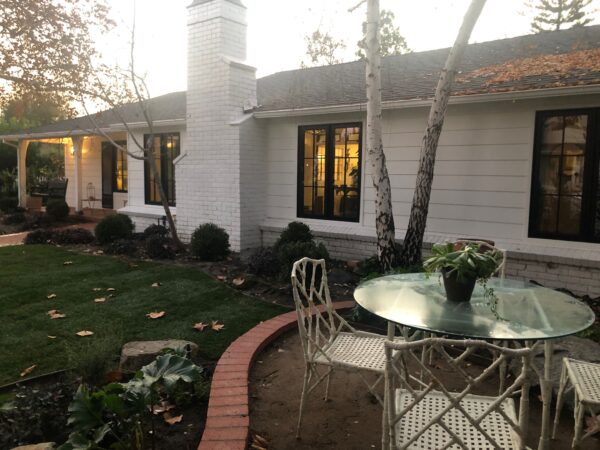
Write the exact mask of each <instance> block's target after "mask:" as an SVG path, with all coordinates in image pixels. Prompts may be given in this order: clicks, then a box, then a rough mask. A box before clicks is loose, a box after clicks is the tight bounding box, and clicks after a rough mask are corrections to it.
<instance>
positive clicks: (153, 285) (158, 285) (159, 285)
mask: <svg viewBox="0 0 600 450" xmlns="http://www.w3.org/2000/svg"><path fill="white" fill-rule="evenodd" d="M161 286H162V284H160V283H159V282H158V281H157V282H156V283H152V287H161Z"/></svg>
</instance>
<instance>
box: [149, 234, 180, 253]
mask: <svg viewBox="0 0 600 450" xmlns="http://www.w3.org/2000/svg"><path fill="white" fill-rule="evenodd" d="M145 249H146V255H148V257H149V258H152V259H173V258H175V246H174V245H173V241H172V240H171V239H169V238H167V237H164V236H160V235H158V234H154V235H151V236H150V237H148V239H146V244H145Z"/></svg>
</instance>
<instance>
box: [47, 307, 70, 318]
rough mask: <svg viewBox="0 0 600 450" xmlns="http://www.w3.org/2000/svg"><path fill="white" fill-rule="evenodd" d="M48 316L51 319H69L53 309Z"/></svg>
mask: <svg viewBox="0 0 600 450" xmlns="http://www.w3.org/2000/svg"><path fill="white" fill-rule="evenodd" d="M46 314H48V315H49V316H50V318H51V319H64V318H65V317H67V315H66V314H62V313H60V312H59V311H58V310H57V309H51V310H50V311H48V312H47V313H46Z"/></svg>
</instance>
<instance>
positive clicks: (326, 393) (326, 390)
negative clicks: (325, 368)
mask: <svg viewBox="0 0 600 450" xmlns="http://www.w3.org/2000/svg"><path fill="white" fill-rule="evenodd" d="M331 375H333V370H331V369H329V372H328V373H327V381H326V382H325V401H329V382H330V381H331Z"/></svg>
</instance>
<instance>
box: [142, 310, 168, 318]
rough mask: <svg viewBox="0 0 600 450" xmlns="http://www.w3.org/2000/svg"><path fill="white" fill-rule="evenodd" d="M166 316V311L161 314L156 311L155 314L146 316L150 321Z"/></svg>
mask: <svg viewBox="0 0 600 450" xmlns="http://www.w3.org/2000/svg"><path fill="white" fill-rule="evenodd" d="M165 314H166V312H164V311H160V312H157V311H154V312H151V313H148V314H146V317H147V318H149V319H160V318H161V317H164V315H165Z"/></svg>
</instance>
